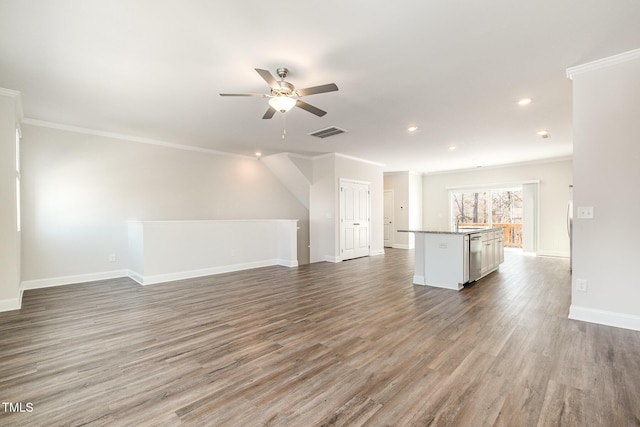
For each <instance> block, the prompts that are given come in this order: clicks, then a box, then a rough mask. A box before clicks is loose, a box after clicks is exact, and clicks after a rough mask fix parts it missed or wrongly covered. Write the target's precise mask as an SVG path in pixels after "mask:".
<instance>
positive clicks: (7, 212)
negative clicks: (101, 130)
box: [0, 89, 20, 311]
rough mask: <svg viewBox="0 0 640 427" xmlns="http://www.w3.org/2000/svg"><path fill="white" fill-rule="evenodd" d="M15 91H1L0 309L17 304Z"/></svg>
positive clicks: (18, 251) (18, 237) (18, 284)
mask: <svg viewBox="0 0 640 427" xmlns="http://www.w3.org/2000/svg"><path fill="white" fill-rule="evenodd" d="M17 102H19V95H18V93H17V92H12V91H6V90H4V89H2V90H0V200H1V202H0V311H4V310H13V309H17V308H19V307H20V233H19V232H18V228H17V217H18V212H17V202H16V197H17V192H16V119H17V112H16V109H17Z"/></svg>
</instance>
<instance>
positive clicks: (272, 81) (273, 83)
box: [255, 68, 280, 89]
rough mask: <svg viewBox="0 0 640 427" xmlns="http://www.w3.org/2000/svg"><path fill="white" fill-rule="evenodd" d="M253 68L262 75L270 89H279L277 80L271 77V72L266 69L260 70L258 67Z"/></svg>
mask: <svg viewBox="0 0 640 427" xmlns="http://www.w3.org/2000/svg"><path fill="white" fill-rule="evenodd" d="M255 70H256V71H257V72H258V74H260V77H262V78H263V79H264V81H265V82H267V84H268V85H269V87H270V88H271V89H280V85H279V84H278V81H277V80H276V79H275V77H273V74H271V73H270V72H269V71H267V70H261V69H260V68H256V69H255Z"/></svg>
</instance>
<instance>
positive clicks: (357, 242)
mask: <svg viewBox="0 0 640 427" xmlns="http://www.w3.org/2000/svg"><path fill="white" fill-rule="evenodd" d="M369 206H370V194H369V183H368V182H359V181H349V180H343V179H341V180H340V258H341V259H342V260H346V259H352V258H358V257H362V256H368V255H369V229H370V227H369Z"/></svg>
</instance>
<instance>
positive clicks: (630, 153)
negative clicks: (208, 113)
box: [568, 49, 640, 330]
mask: <svg viewBox="0 0 640 427" xmlns="http://www.w3.org/2000/svg"><path fill="white" fill-rule="evenodd" d="M575 68H576V69H577V70H576V69H573V70H571V69H570V70H568V74H570V75H571V76H572V77H573V94H574V101H573V115H574V124H573V128H574V139H575V141H574V163H573V165H574V178H575V180H574V187H573V190H574V222H573V230H574V241H573V255H574V257H573V281H574V286H573V291H572V296H571V312H570V315H569V317H570V318H573V319H578V320H584V321H588V322H594V323H601V324H606V325H611V326H618V327H623V328H628V329H635V330H640V304H639V302H640V281H639V280H638V235H639V233H638V229H637V227H636V225H635V221H634V220H635V218H637V216H638V214H639V213H640V198H639V197H638V184H639V183H640V167H639V163H638V161H639V159H640V120H639V117H640V49H638V50H635V51H632V52H628V53H627V54H622V55H618V56H616V57H611V58H605V59H604V60H602V61H596V62H595V63H590V64H585V65H584V66H579V67H575ZM580 207H593V210H594V216H593V219H582V218H577V215H576V213H577V210H578V208H580ZM576 279H584V280H586V281H587V292H578V291H576V290H575V281H576Z"/></svg>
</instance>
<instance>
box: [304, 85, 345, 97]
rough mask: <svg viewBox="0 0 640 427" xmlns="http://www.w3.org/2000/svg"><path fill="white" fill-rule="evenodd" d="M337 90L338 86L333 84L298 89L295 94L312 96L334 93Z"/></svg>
mask: <svg viewBox="0 0 640 427" xmlns="http://www.w3.org/2000/svg"><path fill="white" fill-rule="evenodd" d="M336 90H338V86H336V84H335V83H329V84H326V85H320V86H313V87H308V88H305V89H298V90H297V91H296V92H297V93H298V96H307V95H314V94H316V93H325V92H334V91H336Z"/></svg>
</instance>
